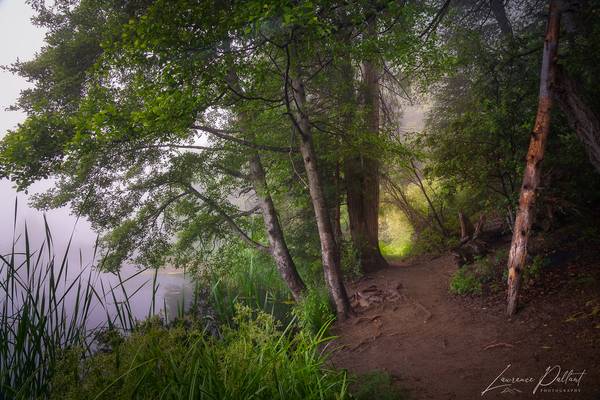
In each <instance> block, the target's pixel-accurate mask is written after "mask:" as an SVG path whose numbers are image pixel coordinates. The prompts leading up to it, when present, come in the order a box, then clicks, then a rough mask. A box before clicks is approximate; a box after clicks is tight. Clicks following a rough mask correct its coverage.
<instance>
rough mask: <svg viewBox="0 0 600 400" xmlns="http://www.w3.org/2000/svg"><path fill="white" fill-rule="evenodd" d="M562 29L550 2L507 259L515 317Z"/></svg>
mask: <svg viewBox="0 0 600 400" xmlns="http://www.w3.org/2000/svg"><path fill="white" fill-rule="evenodd" d="M559 30H560V9H559V4H558V1H557V0H551V1H550V15H549V16H548V27H547V30H546V37H545V40H544V52H543V56H542V70H541V73H540V94H539V102H538V111H537V115H536V119H535V125H534V128H533V132H532V134H531V141H530V143H529V149H528V151H527V164H526V166H525V173H524V175H523V184H522V186H521V194H520V196H519V210H518V212H517V217H516V219H515V225H514V229H513V237H512V243H511V246H510V252H509V259H508V299H507V300H508V305H507V309H506V313H507V314H508V316H512V315H514V314H515V312H516V311H517V300H518V296H519V288H520V284H521V274H522V271H523V269H524V268H525V259H526V257H527V242H528V240H529V235H530V232H531V226H532V224H533V218H534V214H535V199H536V195H537V193H536V191H537V189H538V186H539V184H540V177H541V164H542V160H543V159H544V150H545V147H546V141H547V139H548V133H549V132H550V110H551V108H552V87H553V85H554V82H555V76H556V58H557V51H558V36H559Z"/></svg>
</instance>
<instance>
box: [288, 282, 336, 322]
mask: <svg viewBox="0 0 600 400" xmlns="http://www.w3.org/2000/svg"><path fill="white" fill-rule="evenodd" d="M292 314H293V315H294V317H296V318H297V319H298V324H299V325H300V327H302V328H303V329H304V330H306V331H307V332H310V333H312V334H316V333H317V332H319V331H320V330H321V329H323V327H324V326H328V325H330V324H331V323H332V321H334V319H335V314H334V313H333V309H332V307H331V303H330V301H329V297H328V295H327V290H325V288H324V287H317V288H311V289H310V290H309V291H308V293H307V294H306V295H305V297H304V298H303V299H302V301H300V302H299V303H297V304H296V305H295V306H294V308H293V309H292Z"/></svg>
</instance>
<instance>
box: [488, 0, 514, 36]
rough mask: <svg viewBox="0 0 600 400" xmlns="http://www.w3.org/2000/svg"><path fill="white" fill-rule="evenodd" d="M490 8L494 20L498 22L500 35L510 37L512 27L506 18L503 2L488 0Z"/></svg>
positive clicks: (500, 0)
mask: <svg viewBox="0 0 600 400" xmlns="http://www.w3.org/2000/svg"><path fill="white" fill-rule="evenodd" d="M490 8H491V10H492V13H493V14H494V18H495V19H496V21H497V22H498V26H499V27H500V31H501V32H502V34H503V35H504V36H506V37H508V38H511V37H512V33H513V32H512V27H511V25H510V21H509V20H508V17H507V16H506V9H505V8H504V1H503V0H490Z"/></svg>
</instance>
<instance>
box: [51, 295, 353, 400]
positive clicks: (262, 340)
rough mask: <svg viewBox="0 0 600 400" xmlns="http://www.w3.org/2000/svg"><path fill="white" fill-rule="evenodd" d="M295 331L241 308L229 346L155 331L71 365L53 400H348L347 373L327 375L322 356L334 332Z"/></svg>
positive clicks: (228, 334)
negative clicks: (326, 343)
mask: <svg viewBox="0 0 600 400" xmlns="http://www.w3.org/2000/svg"><path fill="white" fill-rule="evenodd" d="M293 326H294V325H293V323H290V324H289V325H288V326H287V328H286V329H283V330H282V329H281V328H280V326H279V324H278V322H277V321H276V320H275V319H274V318H273V316H271V315H269V314H266V313H264V312H258V313H255V312H254V311H252V310H251V309H250V308H249V307H246V306H241V305H238V306H236V314H235V317H234V326H233V327H225V328H224V329H223V338H222V339H221V340H216V339H214V338H211V337H209V336H207V335H204V334H203V332H202V330H201V329H198V327H192V328H190V327H187V328H186V327H184V326H183V325H181V326H177V327H171V328H170V329H166V328H165V327H164V326H162V325H160V324H150V325H148V326H147V327H146V328H145V329H143V330H140V331H138V332H136V333H134V334H133V335H132V336H131V337H129V338H128V339H126V340H125V341H123V342H122V343H121V344H119V345H118V346H117V347H116V348H115V349H114V350H113V351H112V352H111V353H105V354H97V355H95V356H94V357H92V358H89V359H88V360H86V362H85V363H84V364H80V363H76V362H72V361H71V360H70V359H69V358H68V357H67V358H65V360H66V361H65V362H64V363H63V364H62V365H61V367H60V371H61V372H60V374H57V375H56V382H55V383H56V384H55V387H56V388H57V390H56V391H55V392H54V393H53V396H54V397H53V398H56V399H61V400H62V399H111V400H117V399H232V400H233V399H269V400H271V399H290V400H295V399H298V400H300V399H323V400H325V399H344V398H346V397H347V385H348V381H347V375H346V373H345V372H341V371H333V370H330V369H326V368H325V363H324V362H325V360H324V357H323V356H322V354H321V351H320V348H321V347H322V345H323V344H324V343H325V342H327V341H328V340H329V338H327V337H326V336H325V330H326V329H327V327H326V326H325V327H323V329H321V330H320V331H319V332H317V334H316V335H309V334H307V333H304V332H300V333H297V332H293V330H294V329H292V328H293ZM74 358H75V359H76V358H77V356H75V357H74Z"/></svg>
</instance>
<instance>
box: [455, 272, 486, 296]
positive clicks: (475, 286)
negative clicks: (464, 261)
mask: <svg viewBox="0 0 600 400" xmlns="http://www.w3.org/2000/svg"><path fill="white" fill-rule="evenodd" d="M481 292H482V285H481V282H480V280H479V278H478V277H477V276H476V275H475V273H474V272H473V271H472V270H471V269H470V268H468V267H463V268H461V269H459V270H458V271H456V272H455V273H454V275H453V276H452V279H451V280H450V293H453V294H458V295H467V294H481Z"/></svg>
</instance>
